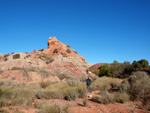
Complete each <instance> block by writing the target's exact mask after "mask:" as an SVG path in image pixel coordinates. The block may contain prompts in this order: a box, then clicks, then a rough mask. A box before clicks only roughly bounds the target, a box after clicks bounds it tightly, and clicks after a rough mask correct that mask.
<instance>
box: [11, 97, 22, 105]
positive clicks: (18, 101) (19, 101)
mask: <svg viewBox="0 0 150 113" xmlns="http://www.w3.org/2000/svg"><path fill="white" fill-rule="evenodd" d="M24 101H25V99H24V98H22V97H16V98H14V99H13V100H12V101H11V103H10V104H11V105H12V106H15V105H22V104H23V103H24Z"/></svg>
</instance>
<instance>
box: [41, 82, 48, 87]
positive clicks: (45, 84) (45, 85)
mask: <svg viewBox="0 0 150 113" xmlns="http://www.w3.org/2000/svg"><path fill="white" fill-rule="evenodd" d="M49 85H50V81H41V82H40V86H41V88H47V87H48V86H49Z"/></svg>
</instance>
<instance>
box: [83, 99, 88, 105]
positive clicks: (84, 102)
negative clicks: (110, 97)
mask: <svg viewBox="0 0 150 113" xmlns="http://www.w3.org/2000/svg"><path fill="white" fill-rule="evenodd" d="M83 107H87V98H85V99H84V100H83Z"/></svg>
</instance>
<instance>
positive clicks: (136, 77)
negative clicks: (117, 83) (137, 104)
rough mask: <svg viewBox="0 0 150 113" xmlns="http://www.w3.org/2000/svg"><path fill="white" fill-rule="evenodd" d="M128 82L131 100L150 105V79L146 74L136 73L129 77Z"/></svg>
mask: <svg viewBox="0 0 150 113" xmlns="http://www.w3.org/2000/svg"><path fill="white" fill-rule="evenodd" d="M128 81H129V83H130V88H129V90H128V92H129V95H130V97H131V100H138V101H141V102H142V103H143V104H144V105H150V82H149V81H150V77H149V76H148V75H147V74H146V73H145V72H136V73H134V74H133V75H131V76H130V77H129V79H128Z"/></svg>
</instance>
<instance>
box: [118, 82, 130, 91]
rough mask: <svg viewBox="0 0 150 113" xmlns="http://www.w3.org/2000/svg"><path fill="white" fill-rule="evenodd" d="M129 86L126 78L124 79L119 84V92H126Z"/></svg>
mask: <svg viewBox="0 0 150 113" xmlns="http://www.w3.org/2000/svg"><path fill="white" fill-rule="evenodd" d="M129 88H130V84H129V82H128V81H127V80H124V81H123V82H122V83H121V85H120V86H119V90H120V92H121V93H126V92H127V91H128V89H129Z"/></svg>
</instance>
